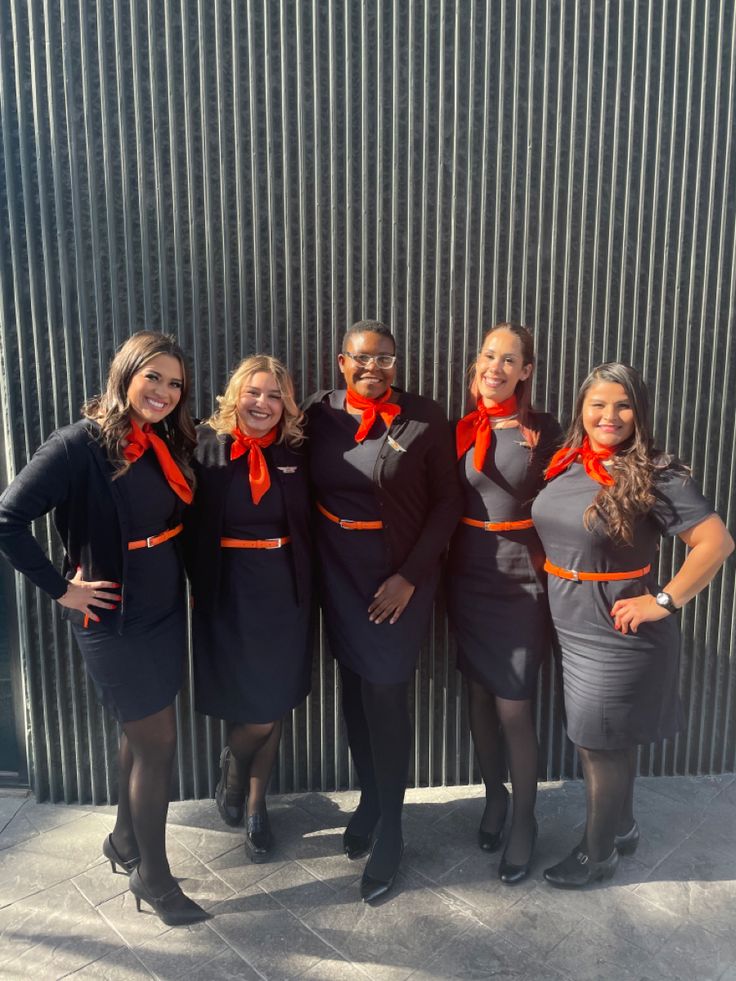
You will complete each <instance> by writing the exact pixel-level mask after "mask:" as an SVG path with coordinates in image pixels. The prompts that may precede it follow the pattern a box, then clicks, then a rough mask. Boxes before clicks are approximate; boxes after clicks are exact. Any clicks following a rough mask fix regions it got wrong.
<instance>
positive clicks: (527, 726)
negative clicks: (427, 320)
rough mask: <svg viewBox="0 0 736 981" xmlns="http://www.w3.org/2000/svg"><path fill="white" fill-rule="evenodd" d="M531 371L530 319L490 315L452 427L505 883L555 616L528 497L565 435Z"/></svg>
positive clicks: (467, 650)
mask: <svg viewBox="0 0 736 981" xmlns="http://www.w3.org/2000/svg"><path fill="white" fill-rule="evenodd" d="M533 371H534V339H533V338H532V335H531V333H530V332H529V331H528V330H527V329H526V328H525V327H521V326H520V325H518V324H508V323H501V324H497V325H496V326H495V327H494V328H493V329H492V330H490V331H489V332H488V333H487V334H486V336H485V337H484V338H483V343H482V344H481V349H480V353H479V354H478V357H477V358H476V360H475V363H474V364H473V365H472V366H471V369H470V377H471V382H470V394H471V397H472V398H473V400H474V402H475V403H476V408H475V409H474V410H473V411H472V412H470V413H468V415H466V416H465V417H464V418H463V419H461V420H460V422H459V423H458V425H457V430H456V441H457V455H458V461H459V468H460V481H461V483H462V486H463V491H464V494H465V508H464V511H463V517H462V518H461V521H460V524H459V525H458V527H457V531H456V532H455V535H454V536H453V540H452V545H451V548H450V560H449V563H448V577H447V579H448V594H447V602H448V612H449V615H450V622H451V624H452V627H453V630H454V633H455V637H456V639H457V646H458V666H459V668H460V670H461V671H462V672H463V674H464V675H465V678H466V680H467V684H468V704H469V710H470V729H471V732H472V734H473V746H474V748H475V753H476V756H477V759H478V764H479V767H480V771H481V775H482V777H483V782H484V784H485V788H486V806H485V810H484V812H483V817H482V819H481V823H480V828H479V830H478V842H479V844H480V847H481V848H482V849H484V850H485V851H489V852H493V851H496V850H497V849H498V848H499V847H500V846H501V844H502V842H503V839H504V832H505V824H506V815H507V812H508V805H509V794H508V791H507V790H506V785H505V783H504V780H505V776H506V766H507V764H508V769H509V772H510V775H511V788H512V791H513V812H512V821H511V829H510V833H509V837H508V843H507V845H506V849H505V850H504V853H503V857H502V859H501V862H500V864H499V868H498V875H499V878H500V879H501V881H502V882H505V883H507V884H512V883H516V882H520V881H521V880H522V879H524V878H526V876H527V875H528V874H529V868H530V863H531V858H532V852H533V850H534V843H535V840H536V834H537V824H536V820H535V818H534V804H535V800H536V794H537V733H536V729H535V725H534V716H533V713H532V698H533V696H534V689H535V687H536V682H537V674H538V672H539V665H540V663H541V661H542V658H543V657H544V656H545V654H546V653H547V652H548V651H549V648H550V641H551V629H550V626H551V625H550V620H549V608H548V606H547V595H546V586H545V578H546V577H545V575H544V572H543V571H542V566H543V564H544V553H543V551H542V546H541V544H540V542H539V539H538V538H537V535H536V532H535V531H534V526H533V523H532V520H531V505H532V501H533V500H534V497H535V495H536V494H537V492H538V491H539V490H540V489H541V487H542V486H543V484H544V476H543V474H544V468H545V466H546V465H547V463H548V462H549V458H550V457H551V455H552V453H553V451H554V450H555V449H556V447H557V445H558V444H559V441H560V438H561V436H562V431H561V429H560V426H559V424H558V422H557V420H556V419H554V418H553V417H552V416H550V415H548V414H547V413H545V412H535V411H533V409H532V405H531V386H532V373H533ZM502 733H503V738H502V735H501V734H502ZM504 750H505V751H504Z"/></svg>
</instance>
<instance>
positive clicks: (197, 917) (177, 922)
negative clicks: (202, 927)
mask: <svg viewBox="0 0 736 981" xmlns="http://www.w3.org/2000/svg"><path fill="white" fill-rule="evenodd" d="M128 888H129V889H130V891H131V892H132V894H133V895H134V896H135V908H136V909H137V910H138V912H139V913H140V911H141V900H143V901H144V902H146V903H148V905H149V906H150V907H151V909H152V910H153V912H154V913H155V914H156V916H157V917H158V918H159V920H161V922H162V923H165V924H166V926H184V925H185V924H187V923H200V922H201V921H202V920H211V919H212V914H211V913H208V912H207V910H204V909H202V907H201V906H199V905H198V904H197V903H195V902H194V900H193V899H190V898H189V896H187V895H185V893H183V892H182V890H181V886H180V885H179V884H178V883H177V884H176V885H174V886H173V888H172V889H169V891H168V892H166V893H164V894H163V896H152V895H151V893H150V892H149V891H148V889H146V887H145V885H144V884H143V880H142V879H141V876H140V872H139V871H138V869H137V868H136V869H134V871H133V873H132V874H131V876H130V883H129V885H128Z"/></svg>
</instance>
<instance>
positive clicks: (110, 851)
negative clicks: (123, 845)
mask: <svg viewBox="0 0 736 981" xmlns="http://www.w3.org/2000/svg"><path fill="white" fill-rule="evenodd" d="M102 854H103V855H104V856H105V858H106V859H107V860H108V862H109V863H110V868H111V869H112V870H113V872H117V870H118V869H117V867H118V865H119V866H120V868H121V869H122V870H123V872H124V873H125V874H126V875H130V873H131V872H132V871H133V869H137V868H138V866H139V865H140V862H141V857H140V855H136V856H135V858H121V856H120V852H119V851H118V850H117V848H116V847H115V845H113V843H112V835H108V836H107V838H105V840H104V841H103V842H102Z"/></svg>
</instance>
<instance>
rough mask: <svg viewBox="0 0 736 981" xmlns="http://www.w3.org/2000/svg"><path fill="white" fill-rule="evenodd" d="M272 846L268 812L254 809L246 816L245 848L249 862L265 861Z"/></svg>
mask: <svg viewBox="0 0 736 981" xmlns="http://www.w3.org/2000/svg"><path fill="white" fill-rule="evenodd" d="M272 848H273V835H272V834H271V825H270V824H269V821H268V813H267V812H266V811H265V809H264V810H263V811H256V813H255V814H250V815H249V816H248V817H247V818H246V830H245V850H246V852H247V853H248V856H249V858H250V860H251V862H256V863H258V862H266V861H268V856H269V854H270V852H271V849H272Z"/></svg>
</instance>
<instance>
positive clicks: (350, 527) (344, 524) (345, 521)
mask: <svg viewBox="0 0 736 981" xmlns="http://www.w3.org/2000/svg"><path fill="white" fill-rule="evenodd" d="M355 524H356V522H355V521H351V520H350V519H349V518H340V527H341V528H344V529H345V531H355V527H354V526H355Z"/></svg>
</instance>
